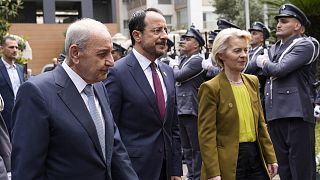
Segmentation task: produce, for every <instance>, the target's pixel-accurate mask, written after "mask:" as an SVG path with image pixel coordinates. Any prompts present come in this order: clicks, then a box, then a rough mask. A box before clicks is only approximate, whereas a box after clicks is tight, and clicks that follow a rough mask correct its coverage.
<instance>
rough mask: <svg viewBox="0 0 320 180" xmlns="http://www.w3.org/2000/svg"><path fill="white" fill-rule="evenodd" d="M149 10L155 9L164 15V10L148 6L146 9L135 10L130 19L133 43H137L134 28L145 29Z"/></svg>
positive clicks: (154, 10)
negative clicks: (133, 34)
mask: <svg viewBox="0 0 320 180" xmlns="http://www.w3.org/2000/svg"><path fill="white" fill-rule="evenodd" d="M149 11H153V12H156V13H159V14H161V15H163V14H162V12H161V11H160V10H158V9H156V8H147V9H144V10H138V11H136V12H134V13H133V14H132V16H131V18H130V20H129V31H130V37H131V42H132V45H134V44H135V40H134V38H133V36H132V32H133V31H134V30H138V31H143V30H144V27H145V26H146V25H145V23H144V19H145V17H146V13H147V12H149Z"/></svg>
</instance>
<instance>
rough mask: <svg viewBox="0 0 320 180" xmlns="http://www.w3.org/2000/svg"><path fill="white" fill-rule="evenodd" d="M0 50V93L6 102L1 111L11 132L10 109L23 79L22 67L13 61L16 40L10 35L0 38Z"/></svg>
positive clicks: (16, 51)
mask: <svg viewBox="0 0 320 180" xmlns="http://www.w3.org/2000/svg"><path fill="white" fill-rule="evenodd" d="M0 50H1V52H2V57H1V58H0V94H1V95H2V98H3V101H4V103H5V104H6V105H5V106H4V109H3V111H2V112H1V114H2V116H3V118H4V121H5V123H6V126H7V128H8V131H9V135H10V132H11V111H12V108H13V104H14V100H15V97H16V94H17V91H18V88H19V86H20V85H21V84H22V82H23V81H24V77H23V67H22V66H21V65H19V64H16V63H14V61H15V59H16V56H17V53H18V42H17V40H16V39H15V38H14V37H12V36H5V37H4V38H3V39H2V42H1V46H0Z"/></svg>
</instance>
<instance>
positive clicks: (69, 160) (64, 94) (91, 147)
mask: <svg viewBox="0 0 320 180" xmlns="http://www.w3.org/2000/svg"><path fill="white" fill-rule="evenodd" d="M94 90H95V94H96V96H97V98H98V100H99V102H100V105H101V110H102V114H103V116H104V119H105V128H106V132H105V133H106V137H105V141H106V142H105V144H106V161H105V160H104V158H103V154H102V150H101V147H100V144H99V139H98V135H97V132H96V129H95V125H94V122H93V120H92V118H91V116H90V113H89V111H88V109H87V107H86V105H85V103H84V101H83V99H82V98H81V95H80V94H79V92H78V91H77V89H76V87H75V85H74V83H73V82H72V81H71V79H70V78H69V76H68V75H67V73H66V72H65V70H64V69H63V68H62V67H61V66H60V65H59V66H57V68H55V69H54V70H53V71H50V72H47V73H43V74H40V75H38V76H35V77H34V78H32V79H30V80H29V81H27V82H26V83H24V84H23V85H22V86H21V87H20V89H19V91H18V95H17V100H16V104H15V106H14V109H13V121H14V128H13V132H12V176H13V179H15V180H38V179H39V180H40V179H41V180H42V179H46V180H51V179H52V180H58V179H59V180H89V179H92V180H111V179H115V180H118V179H119V180H120V179H130V180H131V179H134V180H136V179H138V178H137V176H136V174H135V172H134V170H133V169H132V166H131V163H130V159H129V157H128V155H127V152H126V150H125V147H124V145H123V143H122V141H121V139H120V135H119V131H118V129H117V127H116V125H115V123H114V121H113V118H112V114H111V111H110V108H109V100H108V97H107V92H106V89H105V88H104V85H103V84H102V83H101V82H100V83H96V84H94Z"/></svg>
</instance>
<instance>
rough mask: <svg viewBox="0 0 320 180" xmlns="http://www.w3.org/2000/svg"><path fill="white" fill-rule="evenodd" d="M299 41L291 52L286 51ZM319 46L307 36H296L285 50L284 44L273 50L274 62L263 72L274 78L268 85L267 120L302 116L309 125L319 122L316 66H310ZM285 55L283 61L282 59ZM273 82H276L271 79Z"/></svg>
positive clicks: (271, 57)
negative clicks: (314, 92)
mask: <svg viewBox="0 0 320 180" xmlns="http://www.w3.org/2000/svg"><path fill="white" fill-rule="evenodd" d="M297 38H302V39H301V40H299V41H297V42H296V43H295V44H294V45H293V46H292V48H291V49H290V48H289V51H286V49H287V48H288V47H289V46H290V44H291V43H293V41H294V40H295V39H297ZM317 51H318V47H315V48H314V46H313V42H311V41H310V40H309V39H308V38H307V37H299V36H294V37H291V38H290V39H289V40H288V41H286V42H285V43H284V44H283V45H282V46H281V47H280V42H278V43H276V44H275V45H273V46H272V47H271V48H270V51H269V58H270V61H269V62H267V63H265V66H264V68H263V71H264V73H265V75H267V76H269V77H271V78H268V79H267V82H266V86H265V109H266V119H267V121H272V120H275V119H280V118H287V117H299V118H302V119H303V120H304V121H306V122H311V123H314V122H315V118H314V117H313V99H314V97H312V95H311V94H313V91H314V89H313V86H312V83H313V82H312V81H313V80H312V79H314V78H312V76H314V75H311V73H312V72H314V71H313V70H312V69H313V68H314V66H315V63H309V62H310V60H311V59H312V56H313V54H314V53H315V52H317ZM282 55H283V58H282V59H281V61H279V59H280V57H281V56H282ZM271 79H272V80H271Z"/></svg>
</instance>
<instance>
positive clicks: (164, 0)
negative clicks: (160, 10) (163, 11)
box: [158, 0, 171, 4]
mask: <svg viewBox="0 0 320 180" xmlns="http://www.w3.org/2000/svg"><path fill="white" fill-rule="evenodd" d="M158 3H159V4H171V0H158Z"/></svg>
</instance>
